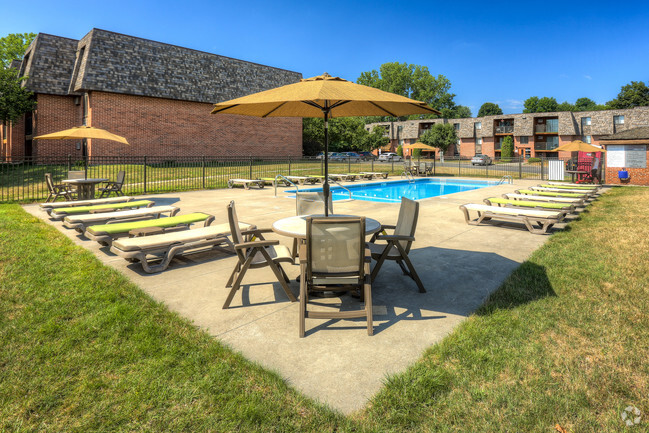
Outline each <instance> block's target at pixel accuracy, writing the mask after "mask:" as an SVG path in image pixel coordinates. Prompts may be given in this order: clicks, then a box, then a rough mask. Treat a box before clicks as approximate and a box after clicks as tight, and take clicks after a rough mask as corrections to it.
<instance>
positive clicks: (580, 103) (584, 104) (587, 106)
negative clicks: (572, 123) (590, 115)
mask: <svg viewBox="0 0 649 433" xmlns="http://www.w3.org/2000/svg"><path fill="white" fill-rule="evenodd" d="M597 109H598V108H597V103H596V102H595V101H593V100H592V99H590V98H579V99H577V100H576V101H575V111H593V110H597Z"/></svg>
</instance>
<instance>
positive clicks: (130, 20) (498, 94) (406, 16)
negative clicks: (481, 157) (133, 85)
mask: <svg viewBox="0 0 649 433" xmlns="http://www.w3.org/2000/svg"><path fill="white" fill-rule="evenodd" d="M1 3H3V4H2V7H1V8H0V10H2V15H3V17H2V20H1V21H0V22H1V24H0V36H4V35H6V34H8V33H23V32H30V31H31V32H34V33H39V32H43V33H50V34H54V35H58V36H65V37H69V38H75V39H79V38H81V37H83V35H85V34H86V33H88V32H89V31H90V30H91V29H92V28H94V27H96V28H101V29H105V30H110V31H114V32H119V33H125V34H128V35H133V36H138V37H142V38H146V39H152V40H156V41H160V42H165V43H169V44H174V45H180V46H183V47H188V48H193V49H197V50H202V51H208V52H211V53H215V54H220V55H225V56H230V57H235V58H238V59H243V60H248V61H252V62H257V63H262V64H266V65H271V66H275V67H279V68H284V69H289V70H293V71H297V72H301V73H302V74H303V75H304V77H310V76H314V75H320V74H322V73H323V72H325V71H326V72H329V73H330V74H331V75H337V76H340V77H343V78H345V79H348V80H352V81H355V80H356V79H357V78H358V77H359V75H360V74H361V72H364V71H369V70H372V69H377V70H378V68H379V67H380V65H381V64H382V63H386V62H395V61H396V62H406V63H413V64H418V65H425V66H427V67H428V68H429V70H430V71H431V73H433V74H434V75H437V74H442V75H445V76H446V77H447V78H448V79H449V80H450V81H451V83H452V89H451V91H452V93H455V94H456V95H457V96H456V98H455V102H456V103H457V104H462V105H467V106H469V107H470V108H471V110H472V111H473V115H476V114H477V112H478V109H479V108H480V106H481V105H482V104H483V103H484V102H495V103H497V104H499V105H500V107H501V108H502V109H503V111H504V112H505V113H517V112H521V111H522V101H524V100H525V99H527V98H528V97H530V96H539V97H542V96H553V97H555V98H556V99H557V100H558V101H559V102H562V101H566V100H567V101H568V102H574V101H575V100H576V99H577V98H580V97H589V98H591V99H593V100H595V101H596V102H597V103H605V102H606V101H609V100H611V99H613V98H615V97H616V96H617V94H618V93H619V91H620V87H621V86H623V85H625V84H628V83H629V82H631V81H632V80H633V81H645V82H647V81H648V80H649V74H647V71H649V31H648V29H649V3H647V2H646V1H644V2H640V1H638V2H635V1H627V2H615V1H606V2H603V1H590V2H582V1H570V0H564V1H561V2H555V1H545V2H525V1H518V2H497V1H495V2H472V1H445V2H437V1H380V0H378V1H337V0H329V1H324V2H305V1H299V2H298V1H256V0H253V1H250V0H248V1H238V2H237V1H227V2H224V1H191V2H184V1H180V0H176V1H167V0H158V1H155V2H154V1H137V0H131V1H106V0H104V1H94V0H85V1H84V2H77V1H60V0H48V1H41V0H36V1H30V2H17V1H9V0H2V1H1ZM215 102H218V101H215Z"/></svg>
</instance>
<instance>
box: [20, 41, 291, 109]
mask: <svg viewBox="0 0 649 433" xmlns="http://www.w3.org/2000/svg"><path fill="white" fill-rule="evenodd" d="M52 38H55V39H52ZM61 40H65V41H72V45H73V47H71V46H68V45H67V44H66V43H64V42H63V41H61ZM37 41H38V43H36V44H32V46H30V48H29V49H28V52H30V50H31V51H32V52H33V56H32V57H33V59H34V60H33V61H32V60H31V57H29V56H26V58H25V60H26V61H27V62H28V63H27V64H26V65H25V67H24V68H23V69H21V70H24V74H25V75H28V76H29V79H28V80H27V88H28V89H30V90H32V91H34V92H38V93H53V94H78V93H80V92H90V91H101V92H110V93H122V94H128V95H138V96H150V97H157V98H166V99H175V100H183V101H195V102H206V103H215V102H219V101H225V100H228V99H233V98H238V97H240V96H245V95H248V94H251V93H255V92H259V91H262V90H267V89H271V88H274V87H278V86H283V85H286V84H291V83H295V82H297V81H299V80H300V78H302V74H300V73H298V72H293V71H288V70H285V69H279V68H274V67H270V66H264V65H260V64H257V63H252V62H246V61H243V60H237V59H233V58H230V57H224V56H219V55H216V54H211V53H206V52H202V51H196V50H192V49H189V48H183V47H178V46H175V45H169V44H164V43H161V42H156V41H151V40H147V39H141V38H137V37H133V36H127V35H122V34H119V33H113V32H109V31H106V30H100V29H93V30H91V31H90V32H89V33H88V34H87V35H86V36H84V37H83V38H82V39H81V40H80V41H73V40H69V39H65V38H58V37H56V36H51V35H42V34H39V35H38V37H37V38H36V40H35V42H37ZM53 47H55V48H56V49H53ZM36 59H38V60H39V61H38V62H36ZM29 62H31V65H30V64H29ZM46 77H52V78H51V79H46ZM63 77H65V78H64V79H63Z"/></svg>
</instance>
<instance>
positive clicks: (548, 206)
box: [488, 197, 569, 209]
mask: <svg viewBox="0 0 649 433" xmlns="http://www.w3.org/2000/svg"><path fill="white" fill-rule="evenodd" d="M488 200H489V201H490V202H491V203H498V204H512V205H514V206H524V207H542V208H546V209H563V208H564V207H568V206H569V205H567V204H564V203H548V202H544V201H526V200H510V199H506V198H499V197H493V198H490V199H488Z"/></svg>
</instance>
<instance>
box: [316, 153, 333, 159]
mask: <svg viewBox="0 0 649 433" xmlns="http://www.w3.org/2000/svg"><path fill="white" fill-rule="evenodd" d="M332 153H333V152H329V158H330V159H331V154H332ZM323 156H324V152H320V153H319V154H318V155H317V156H316V157H315V159H322V157H323Z"/></svg>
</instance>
